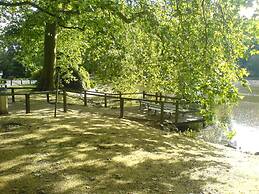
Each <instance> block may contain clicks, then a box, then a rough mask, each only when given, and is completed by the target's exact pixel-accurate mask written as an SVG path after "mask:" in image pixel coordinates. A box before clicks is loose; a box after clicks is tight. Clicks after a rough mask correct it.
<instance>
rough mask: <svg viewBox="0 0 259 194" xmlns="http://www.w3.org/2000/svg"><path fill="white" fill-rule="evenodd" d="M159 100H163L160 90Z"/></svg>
mask: <svg viewBox="0 0 259 194" xmlns="http://www.w3.org/2000/svg"><path fill="white" fill-rule="evenodd" d="M159 101H162V92H160V95H159Z"/></svg>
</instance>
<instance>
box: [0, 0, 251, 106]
mask: <svg viewBox="0 0 259 194" xmlns="http://www.w3.org/2000/svg"><path fill="white" fill-rule="evenodd" d="M32 2H33V3H32ZM241 3H243V1H234V2H233V1H232V2H230V1H227V0H218V1H210V0H193V1H182V0H174V1H172V0H165V1H151V0H139V1H130V0H127V1H124V0H116V1H115V0H114V1H113V0H109V1H101V0H92V1H87V2H80V1H79V2H78V1H75V2H74V1H55V2H54V3H53V2H51V1H40V0H38V1H26V2H20V1H15V2H13V3H9V1H4V2H0V5H2V6H5V7H6V6H9V7H10V6H11V7H16V9H18V10H16V11H18V12H19V13H20V14H19V16H16V17H15V18H14V20H15V21H16V22H15V23H16V24H17V23H18V24H21V25H20V26H24V24H26V22H27V23H28V24H31V23H35V25H33V26H35V30H37V29H40V30H39V32H42V31H43V29H42V26H43V24H44V21H46V22H45V23H46V25H45V34H46V36H45V47H44V48H45V49H44V53H45V55H44V56H45V57H44V58H45V60H44V66H43V67H44V68H43V78H45V77H46V76H47V77H48V76H50V78H49V77H48V80H51V79H52V78H53V74H54V70H53V69H54V64H55V61H56V60H55V56H56V54H55V48H56V46H58V52H57V54H58V59H57V60H58V63H59V64H63V66H64V67H65V66H67V65H68V62H69V63H70V62H71V63H80V62H82V64H81V65H79V66H84V67H85V68H86V69H87V70H88V71H90V72H91V73H94V74H95V77H96V78H98V80H99V81H100V82H101V83H109V84H112V85H113V87H114V88H115V89H116V90H121V91H123V90H137V89H140V88H141V89H144V90H147V91H152V92H154V91H161V92H165V93H172V94H175V95H177V96H179V97H183V98H187V99H188V100H191V101H195V102H199V103H201V104H202V105H204V107H206V108H207V109H210V108H212V107H213V106H215V105H216V104H221V103H226V102H229V101H235V100H237V99H238V91H237V89H236V88H235V86H234V83H235V82H237V81H244V80H243V77H244V76H245V75H246V71H245V70H243V69H240V68H239V67H238V66H237V60H238V58H240V57H242V55H243V54H244V53H245V49H246V48H245V44H244V42H245V41H244V40H246V38H247V34H245V33H244V28H245V23H246V21H245V20H244V19H242V18H240V17H239V15H238V12H239V8H240V5H241ZM31 7H33V8H34V9H32V8H31ZM7 11H8V13H9V14H7V15H10V13H11V9H10V10H9V9H8V10H7ZM5 12H6V10H5V11H2V13H5ZM31 16H37V17H33V19H32V20H30V18H32V17H31ZM20 26H18V28H19V27H20ZM25 26H26V25H25ZM40 26H41V27H40ZM19 29H21V28H19ZM22 29H24V28H22ZM75 30H76V31H75ZM25 32H26V30H25ZM26 33H27V32H26ZM26 33H25V34H26ZM56 34H59V39H58V40H57V42H56V40H55V37H56V36H55V35H56ZM70 35H71V36H70ZM71 37H72V38H71ZM48 38H49V41H50V43H49V44H46V43H47V42H48ZM59 40H61V41H60V42H59ZM68 40H69V41H68ZM38 42H39V41H38ZM56 43H57V44H56ZM26 45H28V43H26V44H25V46H26ZM77 48H78V49H77ZM42 50H43V49H42ZM47 51H50V52H49V53H48V52H47ZM68 51H69V52H68ZM42 52H43V51H42ZM39 53H40V52H39ZM71 53H72V54H71ZM67 69H68V71H69V68H67ZM52 84H53V81H50V82H49V83H45V84H43V85H42V86H43V88H42V89H49V88H51V87H53V85H52ZM44 87H45V88H44Z"/></svg>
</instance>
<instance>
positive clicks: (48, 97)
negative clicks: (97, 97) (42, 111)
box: [46, 93, 49, 103]
mask: <svg viewBox="0 0 259 194" xmlns="http://www.w3.org/2000/svg"><path fill="white" fill-rule="evenodd" d="M46 96H47V103H49V93H47V94H46Z"/></svg>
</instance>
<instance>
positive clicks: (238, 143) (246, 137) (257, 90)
mask: <svg viewBox="0 0 259 194" xmlns="http://www.w3.org/2000/svg"><path fill="white" fill-rule="evenodd" d="M249 83H250V87H251V90H252V92H250V91H249V90H248V89H246V88H243V87H242V86H240V85H238V88H239V93H240V95H241V96H243V99H242V100H240V101H239V102H238V104H237V105H234V107H233V109H232V108H230V107H229V108H227V107H220V111H219V113H217V114H220V117H221V118H220V120H221V124H222V122H223V123H227V125H228V128H227V129H224V127H222V126H220V125H219V124H218V125H216V126H210V127H208V128H206V129H205V130H204V131H203V132H201V134H200V137H202V138H203V139H205V140H207V141H210V142H213V143H223V144H228V145H230V146H232V147H234V148H236V149H238V150H240V151H242V152H249V153H254V154H255V153H256V154H258V153H259V80H249ZM229 131H232V132H233V133H232V135H234V137H233V138H232V139H231V141H230V142H229V141H228V140H227V138H226V134H230V133H229Z"/></svg>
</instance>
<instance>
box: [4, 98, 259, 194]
mask: <svg viewBox="0 0 259 194" xmlns="http://www.w3.org/2000/svg"><path fill="white" fill-rule="evenodd" d="M53 106H54V105H53V104H52V105H51V104H47V103H46V102H45V101H44V100H43V99H41V98H39V99H38V98H37V100H34V101H32V104H31V107H32V113H30V114H27V115H25V114H24V104H23V101H22V99H21V101H19V100H17V102H16V103H15V104H12V105H10V106H9V107H10V114H9V115H8V116H2V117H0V126H1V129H0V193H4V194H9V193H17V194H22V193H26V194H27V193H29V194H30V193H35V194H44V193H62V194H66V193H67V194H68V193H98V194H99V193H163V194H164V193H177V194H178V193H259V169H258V162H259V158H258V156H257V157H256V156H251V155H247V154H242V153H239V152H235V151H234V150H231V149H230V148H225V147H223V146H218V145H213V144H208V143H205V142H202V141H197V140H194V139H190V138H187V137H183V136H180V135H179V134H176V133H166V132H164V131H161V130H159V129H157V128H155V127H152V124H150V125H149V126H148V125H146V123H145V122H140V121H132V120H128V119H119V118H117V116H116V114H117V112H116V111H118V110H116V109H104V108H96V107H90V108H89V107H83V106H78V105H70V106H69V111H68V112H67V113H63V112H62V109H61V106H59V112H58V118H56V119H54V118H53ZM107 111H108V112H109V111H115V112H114V115H113V116H109V114H107ZM8 123H9V124H10V123H18V124H19V123H20V124H21V125H20V124H19V125H16V126H15V128H13V129H12V130H4V129H5V127H4V126H7V125H8Z"/></svg>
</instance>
